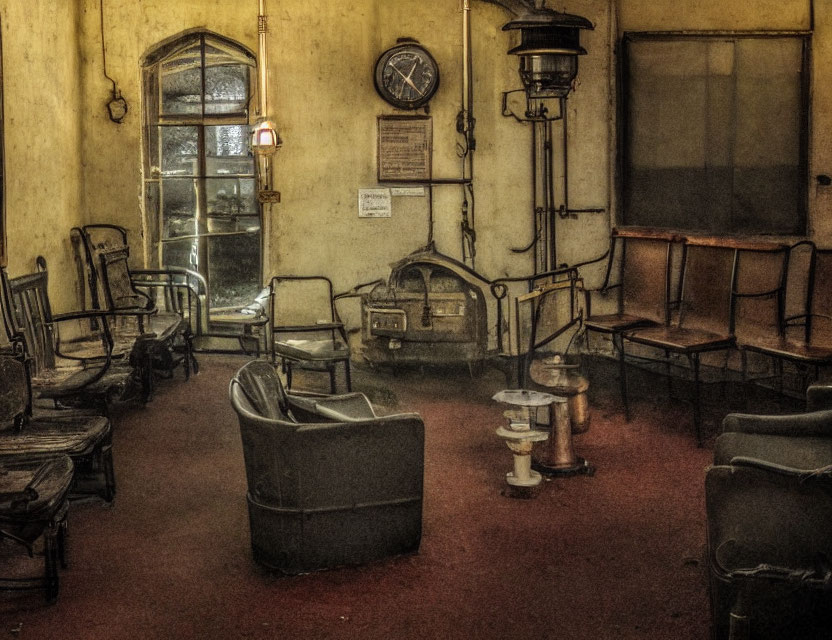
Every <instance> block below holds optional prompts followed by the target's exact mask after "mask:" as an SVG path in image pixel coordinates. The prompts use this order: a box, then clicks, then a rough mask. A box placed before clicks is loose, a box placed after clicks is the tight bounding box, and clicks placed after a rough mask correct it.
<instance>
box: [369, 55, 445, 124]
mask: <svg viewBox="0 0 832 640" xmlns="http://www.w3.org/2000/svg"><path fill="white" fill-rule="evenodd" d="M374 79H375V85H376V91H378V93H379V95H380V96H381V97H382V98H384V99H385V100H387V102H389V103H390V104H392V105H393V106H394V107H398V108H399V109H418V108H419V107H421V106H423V105H425V104H427V103H428V102H429V101H430V99H431V98H432V97H433V94H435V93H436V90H437V89H438V88H439V65H438V64H436V60H434V59H433V56H432V55H430V53H428V50H427V49H425V48H424V47H423V46H422V45H420V44H419V43H417V42H415V41H408V42H403V43H401V44H397V45H396V46H395V47H392V48H391V49H388V50H387V51H385V52H384V53H382V54H381V56H380V57H379V59H378V61H377V62H376V71H375V78H374Z"/></svg>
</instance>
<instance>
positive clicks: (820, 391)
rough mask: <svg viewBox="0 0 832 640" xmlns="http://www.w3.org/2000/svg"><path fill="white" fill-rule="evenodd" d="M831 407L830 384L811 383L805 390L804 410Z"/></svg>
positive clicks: (831, 392)
mask: <svg viewBox="0 0 832 640" xmlns="http://www.w3.org/2000/svg"><path fill="white" fill-rule="evenodd" d="M823 409H832V385H829V384H813V385H810V386H809V388H808V389H807V390H806V411H821V410H823Z"/></svg>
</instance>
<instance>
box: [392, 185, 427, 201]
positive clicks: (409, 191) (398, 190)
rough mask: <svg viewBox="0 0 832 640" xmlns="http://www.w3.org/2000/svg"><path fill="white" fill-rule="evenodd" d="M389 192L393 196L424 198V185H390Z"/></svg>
mask: <svg viewBox="0 0 832 640" xmlns="http://www.w3.org/2000/svg"><path fill="white" fill-rule="evenodd" d="M390 194H391V195H392V196H393V197H394V198H424V197H425V188H424V187H391V188H390Z"/></svg>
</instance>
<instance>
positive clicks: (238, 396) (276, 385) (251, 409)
mask: <svg viewBox="0 0 832 640" xmlns="http://www.w3.org/2000/svg"><path fill="white" fill-rule="evenodd" d="M229 394H230V397H231V405H232V406H233V407H234V409H235V410H236V411H237V412H238V414H239V413H240V412H241V411H243V412H248V413H251V414H253V415H256V416H259V417H262V418H267V419H269V420H278V421H282V422H287V423H289V422H295V420H294V418H292V417H291V414H290V412H289V410H288V401H287V398H286V391H285V390H284V388H283V383H282V382H281V381H280V378H279V377H278V376H277V373H276V372H275V370H274V367H273V366H272V365H271V364H269V363H268V362H264V361H262V360H252V361H251V362H249V363H248V364H246V365H244V366H243V367H241V368H240V370H239V371H238V372H237V374H236V375H235V376H234V377H233V378H232V380H231V386H230V389H229Z"/></svg>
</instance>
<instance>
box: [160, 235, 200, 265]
mask: <svg viewBox="0 0 832 640" xmlns="http://www.w3.org/2000/svg"><path fill="white" fill-rule="evenodd" d="M162 265H163V266H165V267H182V268H183V269H191V270H192V271H199V239H198V238H188V239H187V240H172V241H170V240H169V241H166V242H163V243H162Z"/></svg>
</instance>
